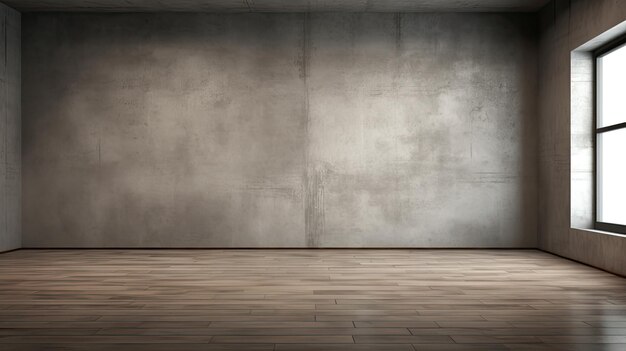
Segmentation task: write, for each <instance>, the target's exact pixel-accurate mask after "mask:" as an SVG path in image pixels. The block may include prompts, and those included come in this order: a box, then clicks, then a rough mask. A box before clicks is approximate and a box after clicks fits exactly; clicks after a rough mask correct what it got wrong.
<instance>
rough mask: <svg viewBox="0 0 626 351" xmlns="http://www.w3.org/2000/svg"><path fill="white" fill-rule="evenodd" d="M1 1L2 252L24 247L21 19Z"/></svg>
mask: <svg viewBox="0 0 626 351" xmlns="http://www.w3.org/2000/svg"><path fill="white" fill-rule="evenodd" d="M20 21H21V19H20V13H19V12H17V11H15V10H13V9H10V8H8V7H6V6H4V5H2V4H0V252H2V251H8V250H13V249H17V248H19V247H21V245H22V237H21V225H22V219H21V211H22V204H21V189H22V185H21V181H22V175H21V151H20V147H21V140H20V139H21V132H20V129H21V115H22V113H21V111H20V108H21V102H20V96H21V73H20V71H21V69H20V66H21V48H20V40H21V38H20V37H21V34H20V32H21V23H20Z"/></svg>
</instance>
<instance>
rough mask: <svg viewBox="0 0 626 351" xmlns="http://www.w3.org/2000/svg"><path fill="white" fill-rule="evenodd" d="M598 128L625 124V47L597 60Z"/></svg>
mask: <svg viewBox="0 0 626 351" xmlns="http://www.w3.org/2000/svg"><path fill="white" fill-rule="evenodd" d="M597 67H598V128H601V127H606V126H610V125H613V124H617V123H622V122H626V98H625V96H624V94H625V93H626V45H624V46H622V47H620V48H618V49H616V50H614V51H611V52H609V53H608V54H606V55H604V56H601V57H599V58H598V66H597Z"/></svg>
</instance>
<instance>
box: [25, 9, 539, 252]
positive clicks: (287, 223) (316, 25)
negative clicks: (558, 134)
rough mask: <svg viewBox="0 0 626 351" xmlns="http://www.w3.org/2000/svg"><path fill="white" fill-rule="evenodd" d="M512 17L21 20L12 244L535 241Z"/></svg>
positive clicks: (526, 124)
mask: <svg viewBox="0 0 626 351" xmlns="http://www.w3.org/2000/svg"><path fill="white" fill-rule="evenodd" d="M534 18H535V17H534V16H533V15H516V14H506V15H504V14H346V13H344V14H308V15H307V14H234V15H212V14H25V15H24V32H25V33H24V41H23V45H24V81H23V83H24V101H25V103H24V141H23V157H24V178H23V181H24V221H23V224H24V234H25V238H24V240H25V246H26V247H534V246H535V245H536V228H537V221H536V216H537V215H536V204H537V187H536V174H537V168H536V164H537V158H536V157H537V152H536V145H537V137H536V128H537V123H536V77H537V72H536V53H537V51H536V49H537V48H536V39H537V37H536V25H535V23H534Z"/></svg>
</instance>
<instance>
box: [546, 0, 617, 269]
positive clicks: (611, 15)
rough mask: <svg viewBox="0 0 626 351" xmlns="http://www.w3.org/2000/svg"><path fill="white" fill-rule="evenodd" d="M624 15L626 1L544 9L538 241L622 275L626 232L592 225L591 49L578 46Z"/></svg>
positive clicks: (563, 0)
mask: <svg viewBox="0 0 626 351" xmlns="http://www.w3.org/2000/svg"><path fill="white" fill-rule="evenodd" d="M624 21H626V2H625V1H620V0H573V1H569V0H556V1H552V2H551V3H549V4H548V5H547V6H546V7H545V8H544V9H543V10H542V12H541V28H542V29H541V38H540V58H539V67H540V69H539V71H540V82H539V96H540V99H539V105H540V107H539V116H540V122H539V129H540V134H539V154H540V156H539V170H540V171H539V193H540V194H541V195H540V206H539V247H540V248H541V249H544V250H546V251H550V252H553V253H556V254H558V255H562V256H565V257H568V258H572V259H575V260H578V261H581V262H584V263H587V264H590V265H593V266H596V267H599V268H602V269H605V270H608V271H611V272H615V273H618V274H622V275H626V255H625V254H624V253H625V252H626V237H623V236H617V235H611V234H609V233H602V232H597V231H593V230H591V229H590V228H591V225H590V224H589V222H590V221H589V217H590V214H589V213H590V211H591V208H590V203H591V202H592V201H593V197H592V196H591V190H590V184H591V181H592V179H591V178H590V177H591V176H592V175H593V169H592V167H591V163H590V161H589V159H590V157H591V156H590V155H589V153H588V150H589V149H590V143H591V141H592V140H591V138H590V137H589V130H590V129H591V128H593V124H592V123H587V122H589V121H591V119H590V118H584V116H585V115H586V114H589V113H593V111H592V110H590V108H591V107H592V106H593V102H592V100H591V99H592V98H593V95H592V93H593V92H592V85H591V84H592V82H590V80H591V79H593V76H592V74H589V70H590V69H591V68H590V64H589V58H588V56H589V54H586V53H585V52H575V53H572V51H573V50H575V49H578V48H579V47H581V46H582V45H585V44H587V43H588V42H590V41H592V40H593V39H594V38H596V37H598V36H599V35H601V34H603V33H605V32H607V31H608V30H610V29H611V28H613V27H615V26H617V25H619V24H620V23H622V22H624ZM605 34H606V33H605ZM572 62H573V64H572ZM572 72H574V74H573V75H572ZM572 94H574V96H576V98H575V99H571V96H572ZM590 111H591V112H590ZM581 116H583V117H582V118H581ZM572 120H573V121H574V123H572ZM581 121H587V122H585V123H583V124H582V125H581V124H580V123H579V122H581ZM572 148H573V149H572ZM572 156H573V157H574V158H572ZM572 199H573V200H574V202H572V201H571V200H572ZM581 201H583V202H585V201H586V203H581ZM572 209H573V210H572Z"/></svg>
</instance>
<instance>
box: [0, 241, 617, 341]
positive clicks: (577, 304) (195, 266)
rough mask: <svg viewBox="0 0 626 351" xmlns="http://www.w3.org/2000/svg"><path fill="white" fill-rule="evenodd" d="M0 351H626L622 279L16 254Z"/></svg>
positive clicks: (496, 263)
mask: <svg viewBox="0 0 626 351" xmlns="http://www.w3.org/2000/svg"><path fill="white" fill-rule="evenodd" d="M0 350H3V351H10V350H102V351H105V350H113V351H123V350H151V351H160V350H168V351H169V350H171V351H186V350H259V351H261V350H280V351H286V350H294V351H307V350H327V351H332V350H347V351H351V350H377V351H391V350H394V351H395V350H533V351H540V350H626V279H623V278H620V277H618V276H614V275H611V274H609V273H606V272H603V271H599V270H596V269H593V268H590V267H587V266H584V265H581V264H578V263H575V262H572V261H568V260H565V259H562V258H559V257H556V256H552V255H550V254H547V253H543V252H540V251H534V250H500V251H499V250H20V251H14V252H10V253H5V254H0Z"/></svg>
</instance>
